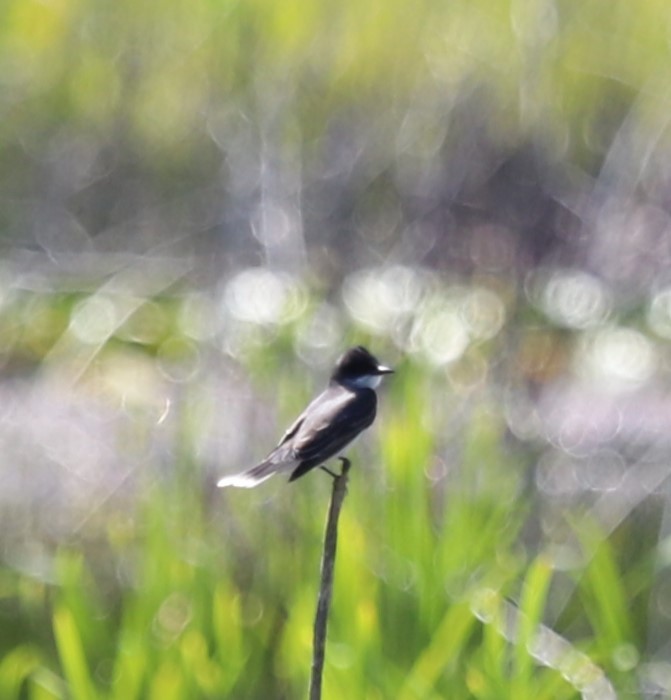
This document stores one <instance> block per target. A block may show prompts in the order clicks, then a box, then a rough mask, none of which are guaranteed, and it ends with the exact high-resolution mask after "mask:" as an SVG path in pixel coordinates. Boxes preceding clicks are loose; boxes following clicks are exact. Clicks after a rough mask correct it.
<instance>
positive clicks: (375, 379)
mask: <svg viewBox="0 0 671 700" xmlns="http://www.w3.org/2000/svg"><path fill="white" fill-rule="evenodd" d="M393 372H394V370H393V369H391V367H386V366H385V365H383V364H380V362H378V360H377V359H376V358H375V357H374V356H373V355H371V353H370V352H368V350H366V348H364V347H362V346H361V345H357V346H356V347H353V348H350V349H349V350H347V351H346V352H345V353H343V354H342V355H341V356H340V358H339V359H338V361H337V362H336V364H335V367H334V369H333V372H332V373H331V377H330V379H329V383H328V386H327V387H326V389H325V390H324V391H323V392H322V393H321V394H319V396H317V398H315V399H314V400H313V401H312V402H311V403H310V404H309V405H308V407H307V408H306V409H305V410H304V411H303V413H301V415H300V416H298V418H297V419H296V420H295V421H294V422H293V423H292V424H291V426H290V427H289V428H288V430H287V431H286V432H285V433H284V435H283V436H282V439H281V440H280V442H279V444H278V445H277V447H276V448H275V449H274V450H273V451H272V452H271V453H270V454H269V455H268V456H267V457H266V458H265V459H264V460H263V461H262V462H260V463H259V464H257V465H256V466H254V467H252V468H251V469H248V470H246V471H244V472H241V473H239V474H234V475H232V476H225V477H224V478H222V479H220V480H219V481H218V482H217V486H218V487H219V488H226V487H228V486H236V487H238V488H253V487H255V486H258V485H259V484H261V483H263V482H264V481H266V479H270V477H271V476H274V475H275V474H284V473H290V474H291V475H290V477H289V481H295V480H296V479H298V478H299V477H301V476H303V475H304V474H306V473H307V472H309V471H310V470H311V469H314V468H315V467H322V468H324V469H325V470H326V471H329V470H328V469H326V467H325V466H324V463H325V462H326V461H327V460H329V459H330V458H331V457H334V456H336V455H338V454H340V453H341V451H342V450H343V449H344V448H345V447H347V445H349V444H350V443H351V442H352V441H353V440H354V439H355V438H356V437H357V436H358V435H359V434H360V433H361V432H362V431H363V430H365V429H366V428H368V427H369V426H370V425H371V424H372V423H373V421H374V420H375V414H376V411H377V394H376V393H375V389H376V388H377V387H378V386H379V384H380V382H381V381H382V378H383V377H384V375H387V374H392V373H393ZM330 473H331V472H330Z"/></svg>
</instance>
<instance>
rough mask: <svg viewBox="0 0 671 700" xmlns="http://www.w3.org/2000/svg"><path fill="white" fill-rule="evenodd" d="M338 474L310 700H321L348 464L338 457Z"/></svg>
mask: <svg viewBox="0 0 671 700" xmlns="http://www.w3.org/2000/svg"><path fill="white" fill-rule="evenodd" d="M340 461H341V462H342V471H341V472H340V474H339V475H336V476H335V477H334V479H333V491H332V492H331V504H330V506H329V514H328V518H327V520H326V532H325V533H324V551H323V553H322V570H321V584H320V587H319V599H318V601H317V612H316V614H315V626H314V637H313V643H312V673H311V676H310V700H321V696H322V673H323V670H324V649H325V646H326V627H327V625H328V616H329V608H330V607H331V594H332V593H333V568H334V566H335V557H336V547H337V545H338V517H339V516H340V508H341V507H342V503H343V500H344V499H345V494H346V493H347V472H348V471H349V468H350V461H349V459H347V458H346V457H340Z"/></svg>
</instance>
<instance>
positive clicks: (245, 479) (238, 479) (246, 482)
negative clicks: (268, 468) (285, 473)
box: [217, 473, 272, 489]
mask: <svg viewBox="0 0 671 700" xmlns="http://www.w3.org/2000/svg"><path fill="white" fill-rule="evenodd" d="M271 476H272V474H266V475H265V476H261V477H258V476H250V475H249V474H245V473H242V474H234V475H233V476H225V477H224V478H223V479H219V481H217V486H218V487H219V488H220V489H225V488H227V487H228V486H235V487H236V488H239V489H253V488H254V487H255V486H258V485H259V484H262V483H263V482H264V481H265V480H266V479H270V477H271Z"/></svg>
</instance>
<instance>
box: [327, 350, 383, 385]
mask: <svg viewBox="0 0 671 700" xmlns="http://www.w3.org/2000/svg"><path fill="white" fill-rule="evenodd" d="M392 371H393V370H391V369H389V368H388V367H385V366H383V365H381V364H380V363H379V362H378V360H377V359H376V358H375V357H374V356H373V355H371V353H369V352H368V350H366V348H364V347H363V346H361V345H357V346H356V347H353V348H350V349H349V350H347V351H346V352H345V353H343V355H341V356H340V358H339V360H338V361H337V362H336V366H335V369H334V370H333V374H332V375H331V381H336V382H339V381H342V380H347V379H356V378H357V377H365V376H377V375H382V374H389V373H391V372H392Z"/></svg>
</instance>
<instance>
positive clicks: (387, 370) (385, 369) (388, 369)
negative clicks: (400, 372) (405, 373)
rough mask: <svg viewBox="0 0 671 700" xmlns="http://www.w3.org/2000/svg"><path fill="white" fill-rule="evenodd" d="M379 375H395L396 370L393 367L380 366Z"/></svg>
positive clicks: (378, 368)
mask: <svg viewBox="0 0 671 700" xmlns="http://www.w3.org/2000/svg"><path fill="white" fill-rule="evenodd" d="M376 370H377V374H394V370H393V369H392V368H391V367H385V366H384V365H378V366H377V368H376Z"/></svg>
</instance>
